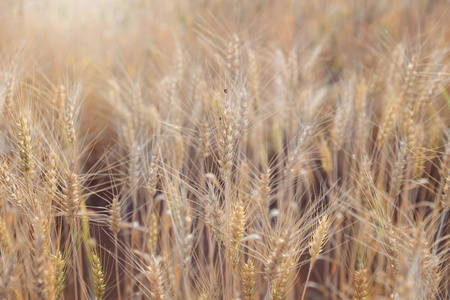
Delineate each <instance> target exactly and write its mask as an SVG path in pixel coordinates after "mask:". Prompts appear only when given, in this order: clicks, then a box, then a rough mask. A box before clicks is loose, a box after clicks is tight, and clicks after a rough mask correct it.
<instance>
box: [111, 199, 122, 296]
mask: <svg viewBox="0 0 450 300" xmlns="http://www.w3.org/2000/svg"><path fill="white" fill-rule="evenodd" d="M109 211H110V216H109V230H110V231H111V232H112V234H113V236H114V257H115V272H116V288H117V297H118V299H119V300H120V299H121V298H122V293H121V291H120V279H119V275H120V274H119V253H118V247H119V245H118V244H119V238H118V236H119V231H120V223H121V221H122V214H121V209H120V204H119V200H118V199H117V197H116V196H115V197H113V200H112V203H111V207H110V209H109Z"/></svg>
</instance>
